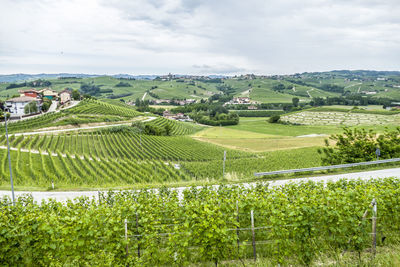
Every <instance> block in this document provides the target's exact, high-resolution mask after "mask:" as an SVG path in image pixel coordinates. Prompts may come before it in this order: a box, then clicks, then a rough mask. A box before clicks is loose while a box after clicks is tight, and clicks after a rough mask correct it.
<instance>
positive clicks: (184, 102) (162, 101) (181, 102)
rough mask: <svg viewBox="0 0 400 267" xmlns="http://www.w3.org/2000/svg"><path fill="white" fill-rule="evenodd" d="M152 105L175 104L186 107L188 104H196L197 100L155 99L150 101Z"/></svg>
mask: <svg viewBox="0 0 400 267" xmlns="http://www.w3.org/2000/svg"><path fill="white" fill-rule="evenodd" d="M150 103H151V104H154V105H160V104H175V105H180V106H184V105H187V104H193V103H196V99H184V100H170V99H154V100H150Z"/></svg>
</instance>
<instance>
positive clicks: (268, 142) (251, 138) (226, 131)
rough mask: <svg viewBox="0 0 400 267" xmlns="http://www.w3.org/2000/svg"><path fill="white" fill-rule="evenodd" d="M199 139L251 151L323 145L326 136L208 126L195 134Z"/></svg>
mask: <svg viewBox="0 0 400 267" xmlns="http://www.w3.org/2000/svg"><path fill="white" fill-rule="evenodd" d="M193 137H194V138H195V139H197V140H200V141H203V142H209V143H212V144H216V145H220V146H224V147H227V148H231V149H238V150H243V151H249V152H263V151H274V150H281V149H295V148H301V147H310V146H322V145H323V143H324V142H323V141H324V139H325V137H320V136H317V137H293V136H284V135H271V134H263V133H257V132H252V131H244V130H237V129H232V128H220V129H218V128H217V127H214V128H208V129H205V130H203V131H200V132H198V133H196V134H195V135H193Z"/></svg>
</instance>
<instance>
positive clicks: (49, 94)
mask: <svg viewBox="0 0 400 267" xmlns="http://www.w3.org/2000/svg"><path fill="white" fill-rule="evenodd" d="M41 93H42V94H43V97H45V98H47V99H50V100H53V99H55V98H57V96H58V94H57V92H55V91H53V90H51V89H49V88H46V89H43V90H42V91H41Z"/></svg>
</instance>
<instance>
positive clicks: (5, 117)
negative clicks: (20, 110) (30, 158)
mask: <svg viewBox="0 0 400 267" xmlns="http://www.w3.org/2000/svg"><path fill="white" fill-rule="evenodd" d="M7 110H8V109H7V108H5V109H4V124H5V127H6V138H7V151H8V167H9V168H10V182H11V195H12V202H13V206H15V195H14V181H13V177H12V169H11V155H10V142H9V141H8V128H7V113H6V111H7Z"/></svg>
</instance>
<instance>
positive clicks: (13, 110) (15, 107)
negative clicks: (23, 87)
mask: <svg viewBox="0 0 400 267" xmlns="http://www.w3.org/2000/svg"><path fill="white" fill-rule="evenodd" d="M33 101H36V104H37V107H38V110H40V107H41V100H40V99H38V98H36V97H30V96H20V97H15V98H11V99H8V100H7V101H6V103H5V104H6V107H8V108H9V112H10V114H11V116H23V115H25V110H24V109H25V106H26V105H28V104H29V103H31V102H33Z"/></svg>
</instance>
